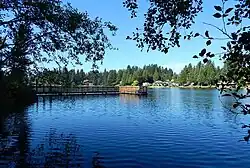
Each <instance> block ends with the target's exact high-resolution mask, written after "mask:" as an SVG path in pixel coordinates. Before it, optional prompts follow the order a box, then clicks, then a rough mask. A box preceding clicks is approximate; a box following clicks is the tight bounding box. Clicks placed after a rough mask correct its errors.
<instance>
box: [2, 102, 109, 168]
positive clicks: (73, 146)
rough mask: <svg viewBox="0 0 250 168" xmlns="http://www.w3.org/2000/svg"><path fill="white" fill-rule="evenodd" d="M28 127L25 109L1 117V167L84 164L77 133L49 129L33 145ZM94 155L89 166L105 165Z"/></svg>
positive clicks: (33, 167)
mask: <svg viewBox="0 0 250 168" xmlns="http://www.w3.org/2000/svg"><path fill="white" fill-rule="evenodd" d="M50 102H51V101H50ZM30 128H31V123H30V121H29V119H28V116H27V111H26V110H23V111H22V110H17V111H13V112H12V113H5V115H1V116H0V167H18V168H19V167H20V168H29V167H30V168H36V167H37V168H38V167H39V168H40V167H44V168H54V167H70V168H71V167H72V168H74V167H85V165H84V156H83V154H84V151H83V149H82V146H81V145H80V144H79V143H78V142H77V138H76V136H74V135H73V134H63V133H57V132H56V131H55V130H50V132H49V133H47V134H46V136H45V137H44V138H43V139H41V142H39V143H40V144H38V145H36V146H32V145H33V144H32V139H31V135H30V133H31V132H30V131H31V130H30ZM93 155H94V156H93V157H92V161H91V164H92V165H91V166H92V167H93V168H104V166H103V165H102V164H103V162H102V157H101V156H100V153H98V152H97V153H95V154H93ZM87 167H89V166H87Z"/></svg>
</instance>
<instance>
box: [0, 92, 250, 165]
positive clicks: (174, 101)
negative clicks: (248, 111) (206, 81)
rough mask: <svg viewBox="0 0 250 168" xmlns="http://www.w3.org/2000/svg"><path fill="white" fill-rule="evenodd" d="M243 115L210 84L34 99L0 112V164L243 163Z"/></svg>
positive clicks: (244, 120)
mask: <svg viewBox="0 0 250 168" xmlns="http://www.w3.org/2000/svg"><path fill="white" fill-rule="evenodd" d="M222 102H223V103H225V104H226V105H231V103H232V101H231V100H229V99H227V100H222ZM247 119H249V118H246V117H245V116H237V117H236V116H235V115H234V114H232V113H231V112H229V111H227V110H226V109H224V108H223V107H222V106H221V102H220V101H219V99H218V93H217V91H216V90H189V89H154V90H150V93H149V95H148V96H145V97H138V96H133V95H121V96H81V97H76V96H75V97H47V98H39V101H38V103H37V104H34V105H33V106H31V107H29V108H28V109H26V110H24V111H17V112H13V113H11V114H8V115H6V116H1V118H0V121H1V124H0V167H1V166H2V167H8V166H9V167H96V168H100V167H107V168H109V167H111V168H112V167H114V168H116V167H128V168H131V167H143V168H154V167H159V168H160V167H162V168H167V167H192V168H193V167H239V166H246V165H249V164H250V160H249V159H248V157H247V154H248V151H249V149H250V146H249V145H248V144H246V143H242V142H238V140H239V139H241V138H242V137H243V136H244V135H245V134H246V130H242V129H241V124H242V123H243V122H247Z"/></svg>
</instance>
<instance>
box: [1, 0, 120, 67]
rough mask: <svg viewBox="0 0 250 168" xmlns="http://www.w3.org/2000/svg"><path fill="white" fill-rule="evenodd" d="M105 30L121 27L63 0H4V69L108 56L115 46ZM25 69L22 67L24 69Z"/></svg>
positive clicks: (99, 59) (75, 61) (2, 39)
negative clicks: (91, 16) (106, 53)
mask: <svg viewBox="0 0 250 168" xmlns="http://www.w3.org/2000/svg"><path fill="white" fill-rule="evenodd" d="M105 29H108V30H109V31H111V33H112V34H114V33H115V31H116V30H117V28H116V27H115V26H114V25H112V24H111V23H110V22H103V21H102V19H100V18H98V17H97V18H95V19H91V18H90V17H89V16H88V13H87V12H79V11H78V10H77V9H75V8H73V7H72V6H71V5H70V4H63V3H62V1H61V0H37V1H27V0H2V1H1V2H0V50H1V59H0V61H1V62H0V70H3V69H4V70H5V71H12V70H13V69H15V68H18V69H20V68H21V67H20V66H22V67H23V68H24V67H26V68H27V67H29V66H30V65H32V66H33V67H38V66H39V65H40V64H41V63H49V62H52V61H54V62H56V63H57V64H61V63H63V64H66V65H67V64H68V63H70V62H71V63H76V64H80V63H81V61H80V58H79V56H80V55H85V56H86V57H85V60H86V61H92V63H93V66H94V67H95V66H96V62H97V61H101V60H103V58H104V54H105V51H106V49H113V47H112V45H111V43H110V41H109V39H108V37H107V35H106V34H105ZM21 69H22V68H21Z"/></svg>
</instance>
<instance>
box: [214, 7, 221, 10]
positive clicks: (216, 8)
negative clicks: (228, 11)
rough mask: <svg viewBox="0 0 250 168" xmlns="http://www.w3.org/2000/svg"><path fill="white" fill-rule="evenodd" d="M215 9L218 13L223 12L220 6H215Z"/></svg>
mask: <svg viewBox="0 0 250 168" xmlns="http://www.w3.org/2000/svg"><path fill="white" fill-rule="evenodd" d="M214 9H215V10H217V11H222V8H221V7H220V6H214Z"/></svg>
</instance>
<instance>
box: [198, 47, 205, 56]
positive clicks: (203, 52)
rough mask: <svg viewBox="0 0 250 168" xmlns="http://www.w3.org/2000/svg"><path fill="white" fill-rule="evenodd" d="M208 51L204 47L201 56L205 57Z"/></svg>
mask: <svg viewBox="0 0 250 168" xmlns="http://www.w3.org/2000/svg"><path fill="white" fill-rule="evenodd" d="M206 52H207V50H206V49H205V48H204V49H202V50H201V52H200V53H199V55H200V56H201V57H203V56H204V55H205V54H206Z"/></svg>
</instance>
